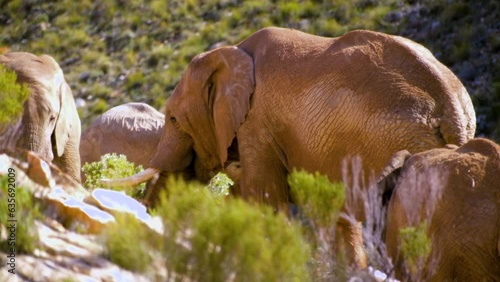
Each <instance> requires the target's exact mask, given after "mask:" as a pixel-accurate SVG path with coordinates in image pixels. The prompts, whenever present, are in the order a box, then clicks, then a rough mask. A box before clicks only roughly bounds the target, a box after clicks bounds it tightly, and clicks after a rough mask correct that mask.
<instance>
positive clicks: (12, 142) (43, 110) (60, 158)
mask: <svg viewBox="0 0 500 282" xmlns="http://www.w3.org/2000/svg"><path fill="white" fill-rule="evenodd" d="M0 63H1V64H3V65H4V66H6V67H7V68H8V69H11V70H13V71H15V72H16V74H17V81H18V83H24V84H26V85H27V86H28V88H29V90H30V96H29V98H28V100H27V101H26V102H25V104H24V111H23V114H22V117H21V118H20V120H19V121H17V123H15V124H13V125H10V126H9V127H8V128H7V129H6V130H5V131H4V133H3V135H2V137H0V146H1V147H4V148H5V147H6V148H8V147H18V148H23V149H27V150H30V151H33V152H36V153H39V154H40V155H41V156H42V157H44V158H45V159H46V160H48V161H52V162H53V163H55V164H56V165H58V166H59V167H60V168H61V169H62V170H63V171H64V172H67V173H68V174H69V175H70V176H71V177H72V178H74V179H75V180H77V181H79V180H80V155H79V152H78V147H79V143H80V130H81V125H80V118H79V117H78V112H77V110H76V106H75V101H74V99H73V94H72V93H71V89H70V87H69V85H68V84H67V83H66V81H65V79H64V74H63V72H62V70H61V68H60V67H59V65H58V64H57V62H56V61H55V60H54V59H53V58H52V57H50V56H48V55H41V56H36V55H33V54H31V53H24V52H13V53H7V54H6V55H0Z"/></svg>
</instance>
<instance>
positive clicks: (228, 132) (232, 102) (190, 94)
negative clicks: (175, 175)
mask: <svg viewBox="0 0 500 282" xmlns="http://www.w3.org/2000/svg"><path fill="white" fill-rule="evenodd" d="M253 85H254V79H253V63H252V58H251V57H250V56H248V55H247V54H246V53H245V52H243V51H241V50H239V49H238V48H236V47H223V48H219V49H216V50H213V51H210V52H207V53H203V54H200V55H198V56H196V57H195V58H194V59H193V61H192V62H191V64H190V65H189V67H188V69H187V71H186V73H185V74H184V76H183V77H182V79H181V81H180V83H179V84H178V85H177V87H176V89H175V90H174V92H173V93H172V95H171V97H170V98H169V99H168V100H167V104H166V107H165V130H164V134H163V136H162V138H161V140H160V143H159V144H158V150H157V151H156V155H155V156H154V157H153V160H152V161H151V163H150V165H151V166H152V167H154V168H158V169H160V170H164V171H181V170H183V169H185V168H186V167H187V166H188V165H189V164H190V162H191V161H192V159H193V154H196V155H197V158H199V159H200V161H201V163H202V164H203V165H204V166H205V167H206V168H207V169H209V170H216V169H218V168H220V167H221V166H223V165H224V164H225V162H226V161H227V159H228V148H229V147H230V146H231V144H232V142H233V139H234V138H235V132H236V130H237V129H238V127H239V125H240V124H241V123H242V122H243V121H244V119H245V115H246V114H247V112H248V109H249V107H250V96H251V94H252V92H253Z"/></svg>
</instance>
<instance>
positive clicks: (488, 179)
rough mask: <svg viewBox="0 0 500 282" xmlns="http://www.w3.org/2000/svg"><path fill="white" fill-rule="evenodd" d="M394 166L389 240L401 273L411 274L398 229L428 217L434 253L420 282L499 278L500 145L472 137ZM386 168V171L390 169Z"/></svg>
mask: <svg viewBox="0 0 500 282" xmlns="http://www.w3.org/2000/svg"><path fill="white" fill-rule="evenodd" d="M399 158H400V160H402V161H401V162H399V164H400V165H399V166H398V165H396V166H392V167H391V168H389V169H390V170H392V171H393V173H386V178H385V179H389V180H388V181H386V182H385V183H384V184H385V187H384V188H385V189H386V190H392V189H394V190H393V194H392V197H391V198H390V201H389V208H388V211H387V215H388V216H387V230H386V245H387V251H388V254H389V255H390V256H391V257H392V260H393V263H394V266H395V270H396V278H399V279H404V278H405V276H406V275H408V274H407V269H405V260H404V257H403V255H402V253H401V251H400V236H399V230H400V229H402V228H405V227H408V226H418V225H420V224H422V223H423V222H427V226H428V230H427V236H428V238H429V239H430V242H431V253H430V255H429V256H428V257H427V258H426V259H425V260H424V266H423V272H422V273H420V274H419V275H418V276H420V277H414V278H416V279H418V281H500V181H499V180H500V146H499V145H497V144H495V143H494V142H492V141H490V140H487V139H480V138H478V139H473V140H471V141H469V142H468V143H466V144H465V145H463V146H461V147H457V146H447V147H446V148H441V149H433V150H429V151H426V152H422V153H418V154H415V155H413V156H411V155H410V154H409V153H408V152H406V154H400V156H399ZM386 172H387V171H386Z"/></svg>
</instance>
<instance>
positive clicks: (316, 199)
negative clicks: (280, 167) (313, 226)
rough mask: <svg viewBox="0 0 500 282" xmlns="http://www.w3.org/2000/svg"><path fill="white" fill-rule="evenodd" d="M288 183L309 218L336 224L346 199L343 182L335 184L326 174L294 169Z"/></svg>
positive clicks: (322, 222) (323, 223)
mask: <svg viewBox="0 0 500 282" xmlns="http://www.w3.org/2000/svg"><path fill="white" fill-rule="evenodd" d="M288 183H289V184H290V191H291V193H292V197H293V199H294V200H295V201H296V202H297V204H298V205H299V206H300V208H301V209H302V211H303V212H304V214H305V215H306V216H307V217H308V218H310V219H314V220H315V221H317V223H318V224H319V225H321V226H330V225H332V224H335V222H336V221H337V216H338V213H339V211H340V209H341V208H342V206H343V205H344V200H345V191H344V185H343V184H342V183H336V184H333V183H331V182H330V180H328V178H327V177H326V176H325V175H322V174H320V173H318V172H316V173H315V174H310V173H308V172H305V171H293V172H292V173H291V174H290V175H289V177H288Z"/></svg>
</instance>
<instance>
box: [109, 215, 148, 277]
mask: <svg viewBox="0 0 500 282" xmlns="http://www.w3.org/2000/svg"><path fill="white" fill-rule="evenodd" d="M115 218H116V222H115V223H112V224H110V225H109V226H108V227H107V228H106V229H105V230H104V233H103V235H104V244H105V246H106V255H107V256H108V257H109V259H110V260H111V261H112V262H114V263H116V264H118V265H119V266H121V267H123V268H126V269H129V270H132V271H136V272H144V271H146V270H147V267H148V265H150V264H151V262H152V260H153V258H152V256H151V253H152V250H153V248H152V247H153V244H152V243H151V238H152V237H154V233H153V232H152V231H150V230H149V229H147V228H146V227H145V226H144V224H143V223H142V222H140V221H139V220H137V219H136V218H135V216H133V215H132V214H127V213H123V214H116V215H115Z"/></svg>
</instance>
